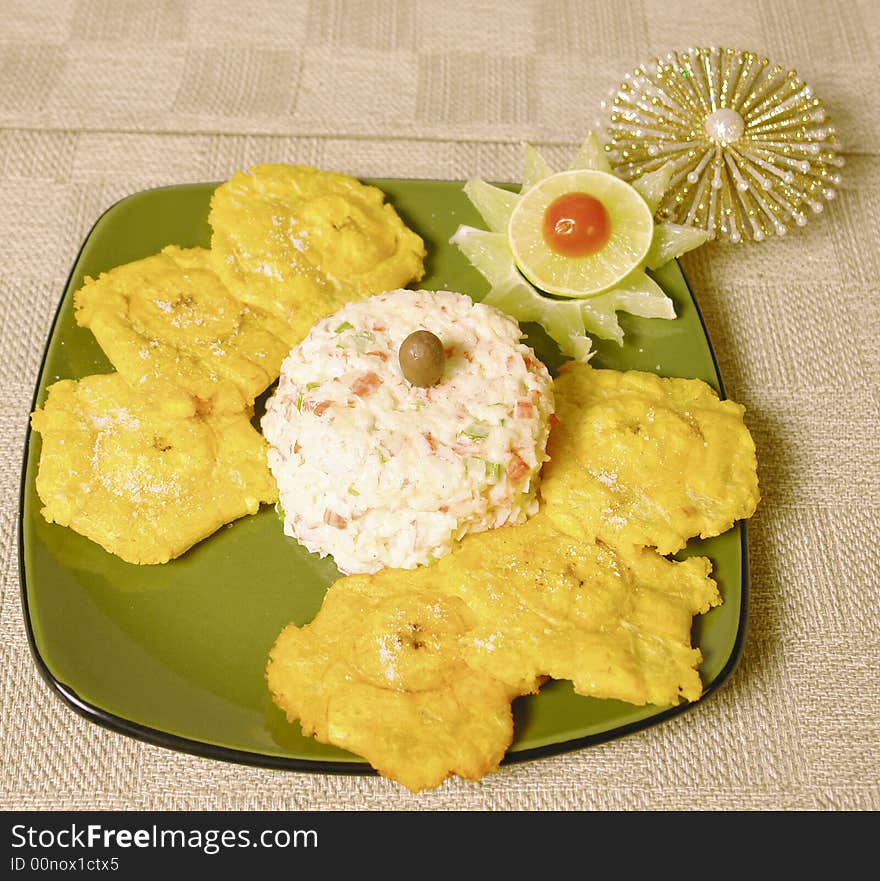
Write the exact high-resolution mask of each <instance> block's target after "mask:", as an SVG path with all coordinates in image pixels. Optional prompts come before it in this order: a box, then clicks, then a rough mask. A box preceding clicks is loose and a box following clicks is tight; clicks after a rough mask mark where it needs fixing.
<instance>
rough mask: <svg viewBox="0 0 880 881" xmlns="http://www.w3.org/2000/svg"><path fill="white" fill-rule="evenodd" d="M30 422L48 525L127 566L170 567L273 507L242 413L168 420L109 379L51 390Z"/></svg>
mask: <svg viewBox="0 0 880 881" xmlns="http://www.w3.org/2000/svg"><path fill="white" fill-rule="evenodd" d="M31 422H32V426H33V429H34V431H36V432H38V433H39V434H40V435H41V436H42V450H41V454H40V462H39V468H38V473H37V479H36V488H37V493H38V495H39V497H40V499H41V500H42V502H43V505H44V507H43V509H42V514H43V516H44V517H45V518H46V520H47V521H48V522H50V523H59V524H61V525H63V526H70V527H71V528H72V529H74V530H75V531H76V532H79V533H80V534H81V535H84V536H85V537H86V538H89V539H91V540H92V541H94V542H97V543H98V544H100V545H101V546H102V547H104V548H105V549H106V550H108V551H109V552H111V553H113V554H116V555H118V556H119V557H121V558H122V559H123V560H126V561H127V562H130V563H164V562H167V561H168V560H169V559H172V558H174V557H178V556H179V555H180V554H182V553H183V552H184V551H186V550H187V549H188V548H190V547H191V546H192V545H194V544H195V543H196V542H198V541H200V540H201V539H203V538H205V537H206V536H208V535H210V534H211V533H213V532H214V531H216V530H217V529H218V528H219V527H221V526H223V525H224V524H225V523H229V522H231V521H232V520H236V519H238V518H239V517H243V516H244V515H246V514H253V513H256V511H257V510H258V508H259V506H260V504H261V503H262V502H267V503H268V502H274V501H275V500H276V498H277V488H276V486H275V482H274V480H273V478H272V475H271V472H270V471H269V467H268V464H267V462H266V443H265V441H264V440H263V438H262V436H261V435H260V434H259V433H258V432H257V431H256V430H255V429H254V427H253V426H252V425H251V424H250V421H249V419H248V414H247V413H246V412H244V411H239V412H237V413H226V414H212V415H206V416H188V417H179V416H169V415H167V414H164V413H162V412H160V411H157V410H156V409H155V408H154V407H153V401H152V399H151V398H149V397H147V396H144V395H141V394H138V393H137V392H135V391H133V390H132V389H131V387H130V386H129V385H128V384H127V383H126V382H125V380H124V379H123V378H122V377H121V376H120V375H119V374H118V373H110V374H101V375H95V376H87V377H85V378H83V379H80V380H78V381H74V380H69V379H65V380H60V381H59V382H56V383H54V384H53V385H52V386H50V387H49V390H48V396H47V399H46V402H45V403H44V405H43V406H42V407H38V408H37V409H36V410H35V411H34V413H33V414H32V417H31Z"/></svg>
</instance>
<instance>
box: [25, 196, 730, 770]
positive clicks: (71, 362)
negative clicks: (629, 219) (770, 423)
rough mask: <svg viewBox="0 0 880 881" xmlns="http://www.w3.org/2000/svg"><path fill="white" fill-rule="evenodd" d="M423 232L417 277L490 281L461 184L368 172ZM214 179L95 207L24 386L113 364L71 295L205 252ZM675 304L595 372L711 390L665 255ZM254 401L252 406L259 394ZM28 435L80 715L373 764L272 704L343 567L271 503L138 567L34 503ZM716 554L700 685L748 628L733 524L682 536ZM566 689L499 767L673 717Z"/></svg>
mask: <svg viewBox="0 0 880 881" xmlns="http://www.w3.org/2000/svg"><path fill="white" fill-rule="evenodd" d="M371 183H374V184H375V185H377V186H379V187H381V188H382V189H383V190H384V191H385V192H386V193H387V195H388V198H389V200H390V201H391V202H392V204H394V205H395V207H396V208H397V209H398V211H399V212H400V214H401V215H402V216H403V217H404V219H405V221H406V222H407V223H408V224H409V225H410V226H412V227H413V228H414V229H415V230H416V231H417V232H419V233H420V234H421V235H422V236H423V237H424V239H425V242H426V244H427V247H428V253H429V258H428V262H427V273H426V276H425V278H424V280H423V281H422V282H421V286H422V287H424V288H428V289H438V288H447V289H451V290H458V291H465V292H468V293H470V294H472V295H473V296H474V297H475V299H479V297H480V296H482V295H483V294H484V292H485V291H486V289H487V288H486V283H485V281H484V280H483V278H482V276H480V275H479V274H478V273H477V272H476V271H475V270H474V269H473V268H472V267H471V266H470V265H469V264H468V263H467V261H466V260H465V259H464V258H463V257H462V256H461V254H460V253H459V252H458V250H457V249H456V248H455V247H454V246H451V245H450V244H449V243H448V242H449V237H450V236H451V235H452V234H453V232H454V231H455V229H456V228H457V227H458V225H459V224H460V223H469V224H472V225H480V221H479V218H478V216H477V215H476V214H475V213H474V211H473V209H472V207H471V206H470V203H469V202H468V200H467V199H466V197H465V196H464V194H463V192H462V187H461V184H460V183H456V182H450V181H425V180H376V181H371ZM215 186H216V185H215V184H210V183H205V184H193V185H185V186H177V187H168V188H163V189H156V190H148V191H145V192H140V193H137V194H135V195H133V196H129V197H128V198H126V199H123V200H122V201H121V202H119V203H117V204H116V205H114V206H113V207H111V208H110V209H109V210H108V211H107V212H106V213H105V214H103V216H101V217H100V218H99V220H98V221H97V223H96V224H95V226H94V228H93V229H92V230H91V232H90V233H89V235H88V237H87V239H86V241H85V243H84V244H83V247H82V250H81V251H80V254H79V256H78V257H77V260H76V263H75V265H74V267H73V270H72V271H71V274H70V278H69V280H68V282H67V287H66V289H65V291H64V296H63V297H62V299H61V303H60V306H59V308H58V313H57V315H56V318H55V322H54V325H53V328H52V332H51V335H50V338H49V341H48V344H47V348H46V353H45V357H44V360H43V366H42V370H41V374H40V378H39V382H38V384H37V388H36V391H35V395H34V406H35V407H36V406H37V405H40V404H42V403H43V401H44V400H45V396H46V390H47V387H48V386H49V385H51V384H52V383H53V382H55V381H56V380H57V379H60V378H72V379H76V378H79V377H82V376H86V375H88V374H91V373H104V372H109V371H110V370H111V367H110V365H109V363H108V362H107V360H106V358H105V357H104V355H103V353H102V351H101V349H100V348H99V347H98V345H97V343H96V342H95V340H94V338H93V337H92V335H91V333H90V332H89V331H88V330H85V329H83V328H80V327H78V326H77V325H76V322H75V320H74V316H73V294H74V292H75V291H76V290H77V289H78V288H79V287H80V286H81V285H82V282H83V279H84V278H85V276H87V275H90V276H97V275H98V274H99V273H100V272H102V271H105V270H108V269H111V268H112V267H114V266H117V265H119V264H121V263H125V262H128V261H131V260H136V259H140V258H142V257H146V256H148V255H150V254H153V253H155V252H157V251H158V250H159V249H161V248H162V247H164V246H165V245H168V244H177V245H181V246H185V247H193V246H208V245H209V242H210V228H209V226H208V223H207V214H208V204H209V199H210V196H211V193H212V191H213V189H214V187H215ZM656 277H657V280H658V281H659V282H660V284H661V285H662V286H663V287H664V288H665V290H666V291H667V292H668V293H669V295H670V296H671V297H672V298H673V300H674V301H675V306H676V310H677V313H678V315H679V317H678V318H677V319H676V320H675V321H661V320H645V319H638V318H631V317H630V316H628V315H624V316H623V317H622V323H623V325H624V329H625V331H626V343H625V345H623V346H622V347H621V346H617V345H616V344H614V343H610V344H605V343H599V345H598V347H597V348H598V352H597V355H596V357H595V359H594V361H593V363H594V364H595V365H597V366H602V367H612V368H617V369H624V368H633V369H640V370H648V371H655V372H659V373H662V374H663V375H667V376H682V377H698V378H700V379H703V380H705V381H707V382H708V383H710V384H711V385H712V386H714V387H715V388H716V389H717V390H719V391H722V392H723V390H722V389H721V381H720V378H719V376H718V371H717V367H716V364H715V360H714V356H713V354H712V350H711V346H710V343H709V340H708V337H707V334H706V330H705V328H704V326H703V323H702V320H701V318H700V314H699V311H698V309H697V304H696V302H695V300H694V298H693V295H692V294H691V292H690V290H689V288H688V285H687V282H686V281H685V278H684V276H683V275H682V273H681V270H680V268H679V266H678V264H677V263H671V264H669V265H667V266H666V267H664V268H663V270H662V271H660V272H658V273H657V274H656ZM526 329H527V330H529V331H530V333H529V342H530V343H531V344H532V345H533V346H534V347H535V349H536V351H537V352H538V354H539V355H540V356H542V357H543V358H544V359H545V360H546V361H547V363H548V364H549V366H550V367H551V369H552V368H555V367H557V366H558V364H559V358H558V355H557V354H556V350H555V347H554V346H553V344H552V343H550V342H549V340H548V339H547V338H546V337H545V336H543V332H542V331H541V330H540V328H534V327H533V328H528V327H527V328H526ZM260 403H261V402H258V412H259V405H260ZM39 457H40V438H39V436H38V435H36V434H35V433H31V432H29V433H28V437H27V447H26V451H25V460H24V468H23V474H22V486H21V529H20V532H19V535H20V565H21V583H22V594H23V602H24V610H25V616H26V621H27V627H28V633H29V638H30V642H31V648H32V650H33V653H34V657H35V659H36V662H37V664H38V666H39V668H40V670H41V672H42V673H43V675H44V676H45V678H46V679H47V681H48V682H49V683H50V684H51V686H52V687H53V688H54V690H55V691H56V692H57V693H58V694H59V695H60V696H61V697H62V698H63V699H64V700H65V701H66V702H67V703H68V704H69V705H70V706H71V707H72V708H73V709H74V710H76V711H78V712H79V713H81V714H83V715H84V716H86V717H87V718H89V719H91V720H92V721H94V722H97V723H99V724H102V725H105V726H107V727H109V728H111V729H114V730H116V731H120V732H123V733H125V734H128V735H132V736H134V737H137V738H140V739H143V740H146V741H149V742H151V743H155V744H159V745H161V746H165V747H169V748H172V749H179V750H185V751H188V752H192V753H196V754H200V755H205V756H210V757H213V758H219V759H226V760H231V761H238V762H245V763H250V764H257V765H264V766H269V767H276V768H293V769H298V770H313V771H320V772H327V771H345V772H359V771H368V770H369V766H368V765H367V764H366V763H365V762H364V761H363V760H362V759H360V758H359V757H357V756H353V755H351V754H349V753H347V752H344V751H343V750H340V749H337V748H335V747H332V746H325V745H323V744H320V743H318V742H317V741H315V740H313V739H312V738H305V737H303V736H302V734H301V732H300V730H299V726H298V725H290V724H288V723H287V722H286V721H285V719H284V717H283V715H282V713H281V712H280V711H279V710H278V709H276V708H275V706H274V705H273V704H272V702H271V700H270V698H269V694H268V691H267V688H266V684H265V679H264V667H265V663H266V658H267V655H268V652H269V648H270V646H271V645H272V643H273V641H274V640H275V637H276V636H277V635H278V633H279V631H280V630H281V628H282V627H283V626H284V625H286V624H287V623H288V622H290V621H295V622H297V623H298V624H304V623H306V622H307V621H309V620H311V619H312V617H313V616H314V615H315V613H316V612H317V610H318V609H319V607H320V604H321V599H322V597H323V594H324V591H325V589H326V587H327V586H328V585H329V584H331V583H332V582H333V581H334V580H335V579H336V577H337V575H338V573H337V570H336V568H335V566H334V565H333V563H332V562H331V561H330V560H329V559H325V560H321V559H319V558H318V557H317V556H314V555H311V554H309V553H307V552H306V551H305V550H304V549H302V548H301V547H300V546H299V545H297V544H296V542H294V541H293V540H292V539H289V538H286V537H285V536H284V535H283V533H282V530H281V524H280V522H279V520H278V517H277V515H276V514H275V511H274V510H273V509H272V508H271V507H265V508H264V509H263V510H262V511H260V513H258V514H257V515H255V516H253V517H247V518H244V519H242V520H239V521H237V522H235V523H233V524H231V525H229V526H227V527H225V528H223V529H221V530H220V531H219V532H217V533H215V534H214V535H213V536H212V537H210V538H209V539H207V540H206V541H203V542H202V543H201V544H199V545H197V546H196V547H195V548H193V549H192V550H190V551H189V552H187V553H186V554H185V555H184V556H182V557H181V558H179V559H178V560H175V561H173V562H171V563H168V564H165V565H163V566H134V565H130V564H128V563H125V562H123V561H122V560H120V559H118V558H116V557H114V556H111V555H110V554H108V553H106V552H105V551H104V550H103V549H102V548H100V547H99V546H98V545H96V544H93V543H92V542H90V541H88V540H87V539H85V538H82V537H81V536H79V535H77V534H76V533H75V532H73V531H72V530H70V529H65V528H63V527H60V526H57V525H50V524H48V523H46V522H45V521H44V520H43V518H42V516H41V515H40V507H41V505H40V500H39V498H38V497H37V494H36V491H35V477H36V472H37V465H38V462H39ZM693 553H697V554H703V555H706V556H709V557H710V558H711V559H712V560H713V562H714V564H715V577H716V578H717V580H718V583H719V586H720V589H721V593H722V596H723V598H724V603H723V605H721V606H720V607H718V608H716V609H713V610H712V611H711V612H709V613H708V614H706V615H704V616H701V617H698V618H697V620H696V621H695V623H694V636H693V638H694V642H695V644H696V645H698V646H699V647H700V649H701V650H702V652H703V656H704V662H703V666H702V675H703V680H704V683H705V690H706V694H708V693H709V692H711V691H712V690H713V689H715V688H716V687H717V686H718V685H719V684H720V683H721V682H722V681H723V680H724V679H725V678H726V677H727V675H728V674H729V673H730V671H731V670H732V669H733V667H734V665H735V664H736V662H737V659H738V655H739V651H740V646H741V643H742V638H743V632H744V627H745V614H746V597H747V565H746V561H747V556H746V551H745V529H744V526H743V525H742V524H738V525H737V526H735V527H734V528H733V529H732V530H730V531H729V532H727V533H725V534H724V535H722V536H719V537H718V538H715V539H711V540H708V541H693V542H691V544H690V545H689V546H688V548H686V549H685V551H684V552H683V554H693ZM686 706H687V705H682V706H681V707H675V708H672V709H662V710H661V709H658V708H657V707H651V706H649V707H634V706H630V705H628V704H625V703H621V702H618V701H611V700H597V699H593V698H583V697H578V696H577V695H575V694H574V692H573V691H572V689H571V687H570V686H569V685H568V684H567V683H562V682H553V683H550V684H548V685H547V686H545V687H544V688H543V689H542V691H541V692H540V694H538V695H535V696H530V697H526V698H521V699H519V700H518V701H517V702H516V703H515V705H514V709H515V714H516V736H515V740H514V743H513V746H512V747H511V750H510V752H509V753H508V757H507V761H515V760H520V759H524V758H533V757H536V756H538V755H543V754H547V753H552V752H559V751H562V750H566V749H572V748H576V747H581V746H585V745H587V744H591V743H597V742H599V741H603V740H607V739H609V738H612V737H617V736H619V735H622V734H625V733H628V732H631V731H634V730H638V729H640V728H644V727H645V726H647V725H651V724H654V723H656V722H659V721H661V720H663V719H666V718H669V717H670V716H671V715H673V714H676V713H679V712H681V711H682V710H683V709H685V708H686Z"/></svg>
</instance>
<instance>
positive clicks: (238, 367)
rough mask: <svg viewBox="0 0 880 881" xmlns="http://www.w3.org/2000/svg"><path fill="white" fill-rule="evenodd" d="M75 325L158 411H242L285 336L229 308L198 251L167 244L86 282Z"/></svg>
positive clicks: (275, 363)
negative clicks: (92, 337)
mask: <svg viewBox="0 0 880 881" xmlns="http://www.w3.org/2000/svg"><path fill="white" fill-rule="evenodd" d="M74 304H75V308H76V319H77V322H78V323H79V324H80V325H81V326H83V327H88V328H89V329H90V330H91V331H92V333H93V334H94V335H95V338H96V339H97V341H98V343H99V345H100V346H101V348H102V349H103V350H104V352H105V354H106V355H107V357H108V358H109V360H110V362H111V363H112V364H113V366H114V367H115V368H116V370H118V371H119V373H120V374H121V375H122V376H123V377H124V378H125V379H126V380H127V381H128V382H129V384H130V385H132V386H133V387H135V388H137V389H138V390H141V391H143V392H145V393H148V394H153V395H154V397H156V399H157V403H158V405H159V406H161V407H163V409H165V410H166V412H174V413H178V414H183V415H190V414H192V413H194V412H196V411H198V412H210V411H216V412H226V411H234V410H242V409H245V408H247V407H250V406H251V405H252V404H253V402H254V398H256V396H257V395H259V394H260V393H261V392H262V391H263V390H264V389H266V388H267V387H268V386H269V385H271V383H272V382H274V381H275V379H277V377H278V372H279V370H280V367H281V362H282V360H283V359H284V357H285V356H286V355H287V352H288V349H289V346H288V345H287V342H286V341H285V337H286V336H287V335H288V334H289V329H288V328H286V327H284V326H283V324H282V323H281V322H280V321H279V320H278V319H276V318H273V317H272V316H270V315H268V314H266V313H263V312H262V311H261V310H259V309H257V308H255V307H253V306H249V305H247V304H245V303H241V302H239V301H238V300H236V299H235V298H234V297H233V296H232V295H231V294H230V293H229V291H228V290H227V289H226V287H225V285H224V284H223V283H222V282H221V281H220V279H219V278H218V277H217V275H216V274H215V273H214V271H213V269H212V266H211V258H210V254H209V252H208V251H207V250H206V249H204V248H189V249H182V248H177V247H174V246H169V247H167V248H165V249H164V250H163V251H162V252H161V253H159V254H155V255H153V256H151V257H147V258H145V259H143V260H137V261H134V262H132V263H127V264H125V265H123V266H118V267H116V268H114V269H111V270H110V271H109V272H105V273H102V274H101V276H100V277H99V278H98V279H97V280H94V279H91V278H89V279H86V283H85V284H84V285H83V287H82V288H81V289H80V290H79V291H77V292H76V294H75V296H74Z"/></svg>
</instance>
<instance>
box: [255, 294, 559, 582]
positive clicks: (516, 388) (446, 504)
mask: <svg viewBox="0 0 880 881" xmlns="http://www.w3.org/2000/svg"><path fill="white" fill-rule="evenodd" d="M416 330H428V331H430V332H431V333H433V334H435V335H436V336H437V337H438V338H439V339H440V340H441V342H442V344H443V351H444V353H445V363H444V366H443V372H442V375H441V376H440V379H439V380H438V381H437V382H436V383H435V384H434V385H431V386H428V387H427V388H421V387H418V386H416V385H412V384H410V382H408V381H407V379H406V378H405V376H404V374H403V371H402V369H401V366H400V361H399V358H398V351H399V349H400V346H401V343H402V342H403V341H404V340H405V339H406V338H407V337H408V336H409V335H410V334H411V333H412V332H413V331H416ZM521 337H522V331H521V330H520V328H519V325H518V324H517V322H516V321H515V320H514V319H512V318H510V317H509V316H507V315H505V314H504V313H502V312H500V311H498V310H497V309H495V308H493V307H491V306H487V305H484V304H480V303H474V302H473V301H472V300H471V299H470V297H468V296H467V295H465V294H460V293H454V292H452V291H413V290H397V291H388V292H386V293H382V294H378V295H376V296H373V297H371V298H369V299H367V300H363V301H359V302H355V303H350V304H348V305H347V306H345V307H343V308H342V309H341V310H339V311H338V312H337V313H336V314H335V315H333V316H331V317H329V318H326V319H323V320H321V321H318V322H317V323H316V324H315V325H314V326H313V328H312V330H311V331H310V333H309V334H308V336H306V337H305V339H303V340H302V341H301V342H300V343H299V344H297V345H296V346H294V348H293V349H292V350H291V352H290V354H289V355H288V356H287V358H286V360H285V361H284V363H283V365H282V368H281V376H280V379H279V383H278V388H277V390H276V391H275V393H274V394H273V396H272V397H271V398H270V400H269V402H268V404H267V407H266V413H265V415H264V416H263V419H262V429H263V434H264V435H265V437H266V440H267V441H268V443H269V454H268V456H269V466H270V468H271V469H272V473H273V474H274V476H275V479H276V481H277V483H278V490H279V504H280V506H281V509H282V513H283V517H284V532H285V534H287V535H289V536H292V537H294V538H296V539H297V540H298V541H299V542H300V543H301V544H303V545H304V546H305V547H306V548H307V549H308V550H310V551H312V552H316V553H319V554H320V555H321V556H326V555H328V554H329V555H332V557H333V559H334V561H335V563H336V566H337V567H338V568H339V569H340V570H341V571H342V572H344V573H346V574H351V573H371V572H376V571H377V570H379V569H382V568H385V567H394V568H403V569H412V568H415V567H416V566H419V565H423V564H426V563H429V562H430V561H431V560H432V559H434V558H436V557H441V556H443V555H444V554H446V553H448V552H449V551H450V550H451V549H452V545H453V543H454V542H455V541H456V540H457V539H459V538H461V537H462V536H464V535H465V534H466V533H469V532H479V531H482V530H486V529H493V528H496V527H499V526H503V525H505V524H514V523H522V522H524V521H525V520H526V519H528V517H529V516H531V515H532V514H534V513H535V512H536V511H537V508H538V502H537V499H536V492H537V484H538V477H539V473H540V469H541V466H542V464H543V462H544V461H545V459H546V458H547V457H546V453H545V449H546V444H547V436H548V433H549V427H550V419H551V415H552V413H553V409H554V402H553V386H552V380H551V378H550V374H549V373H548V371H547V368H546V367H545V366H544V364H543V363H542V362H541V361H540V360H539V359H538V358H537V357H536V356H535V354H534V352H533V351H532V350H531V349H530V348H529V347H528V346H526V345H525V344H523V343H521V342H520V339H521Z"/></svg>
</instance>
